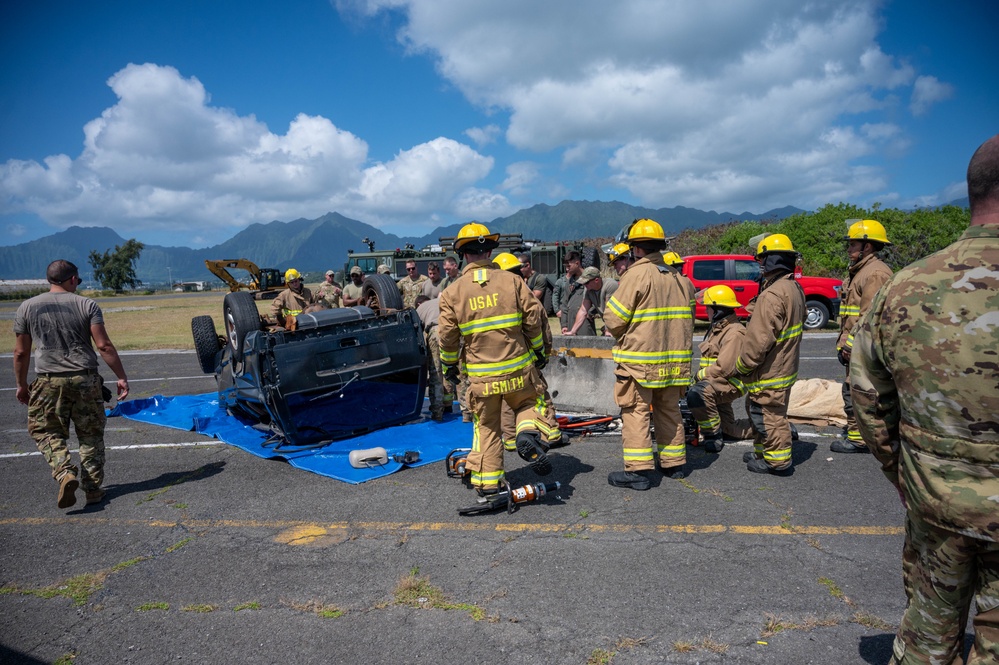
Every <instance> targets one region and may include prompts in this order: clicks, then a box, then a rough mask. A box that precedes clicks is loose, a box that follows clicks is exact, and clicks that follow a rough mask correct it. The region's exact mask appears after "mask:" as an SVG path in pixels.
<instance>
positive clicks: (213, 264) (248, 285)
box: [205, 259, 286, 300]
mask: <svg viewBox="0 0 999 665" xmlns="http://www.w3.org/2000/svg"><path fill="white" fill-rule="evenodd" d="M205 267H207V268H208V270H210V271H211V273H212V274H213V275H215V276H216V277H218V278H219V279H221V280H222V281H223V282H225V283H226V284H227V285H228V286H229V290H230V291H232V292H233V293H235V292H236V291H241V290H243V291H249V292H250V293H251V294H253V298H254V299H255V300H271V299H273V298H276V297H277V294H278V293H280V292H281V290H282V289H284V288H285V286H286V285H285V283H284V275H282V274H281V271H279V270H277V269H275V268H258V267H257V264H256V263H254V262H253V261H250V260H249V259H222V260H221V261H209V260H206V261H205ZM232 268H235V269H239V270H245V271H247V272H248V273H250V281H249V282H241V281H239V280H238V279H236V278H235V277H233V276H232V273H230V272H229V270H230V269H232Z"/></svg>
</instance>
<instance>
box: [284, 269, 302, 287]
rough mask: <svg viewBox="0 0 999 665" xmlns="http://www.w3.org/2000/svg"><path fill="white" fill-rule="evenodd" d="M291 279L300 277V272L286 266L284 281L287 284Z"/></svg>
mask: <svg viewBox="0 0 999 665" xmlns="http://www.w3.org/2000/svg"><path fill="white" fill-rule="evenodd" d="M293 279H302V273H300V272H298V271H297V270H295V269H294V268H288V269H287V270H285V271H284V283H285V284H287V283H288V282H290V281H291V280H293Z"/></svg>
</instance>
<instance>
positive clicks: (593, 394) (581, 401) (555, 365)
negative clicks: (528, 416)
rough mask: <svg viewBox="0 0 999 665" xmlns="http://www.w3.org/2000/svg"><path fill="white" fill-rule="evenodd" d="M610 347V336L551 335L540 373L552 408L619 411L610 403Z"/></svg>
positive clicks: (611, 393)
mask: <svg viewBox="0 0 999 665" xmlns="http://www.w3.org/2000/svg"><path fill="white" fill-rule="evenodd" d="M613 346H614V339H613V338H612V337H575V336H568V337H566V336H562V335H557V336H555V338H554V339H553V347H554V351H555V353H554V355H553V357H552V358H550V359H549V361H548V366H547V367H545V370H544V375H545V379H546V380H547V381H548V391H549V392H550V393H551V395H552V400H553V401H554V402H555V408H556V410H559V411H579V412H584V413H599V414H605V415H614V416H616V415H618V414H619V413H621V408H620V407H619V406H618V405H617V404H615V403H614V368H615V366H616V365H615V363H614V361H613V360H611V347H613Z"/></svg>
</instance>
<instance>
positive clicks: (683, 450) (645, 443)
mask: <svg viewBox="0 0 999 665" xmlns="http://www.w3.org/2000/svg"><path fill="white" fill-rule="evenodd" d="M614 378H615V379H616V381H615V383H614V402H615V403H616V404H617V405H618V406H619V407H621V444H622V446H623V448H624V451H623V452H624V470H625V471H647V470H651V469H654V468H655V458H654V457H653V454H652V435H651V434H650V433H649V425H651V424H652V423H653V422H654V423H655V426H656V441H655V444H656V452H657V453H658V455H659V466H660V467H662V468H663V469H669V468H672V467H675V466H682V465H683V464H685V463H686V462H687V444H686V441H685V440H684V435H683V416H681V415H680V399H681V398H682V397H683V393H684V390H685V388H682V387H680V386H672V387H669V388H645V387H643V386H642V385H641V384H639V383H638V381H636V380H635V379H633V378H632V377H631V376H629V375H627V374H622V373H618V374H615V377H614Z"/></svg>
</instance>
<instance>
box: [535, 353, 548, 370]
mask: <svg viewBox="0 0 999 665" xmlns="http://www.w3.org/2000/svg"><path fill="white" fill-rule="evenodd" d="M546 365H548V358H546V357H545V352H544V351H538V350H535V351H534V366H535V367H537V368H538V369H539V370H542V369H544V368H545V366H546Z"/></svg>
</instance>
